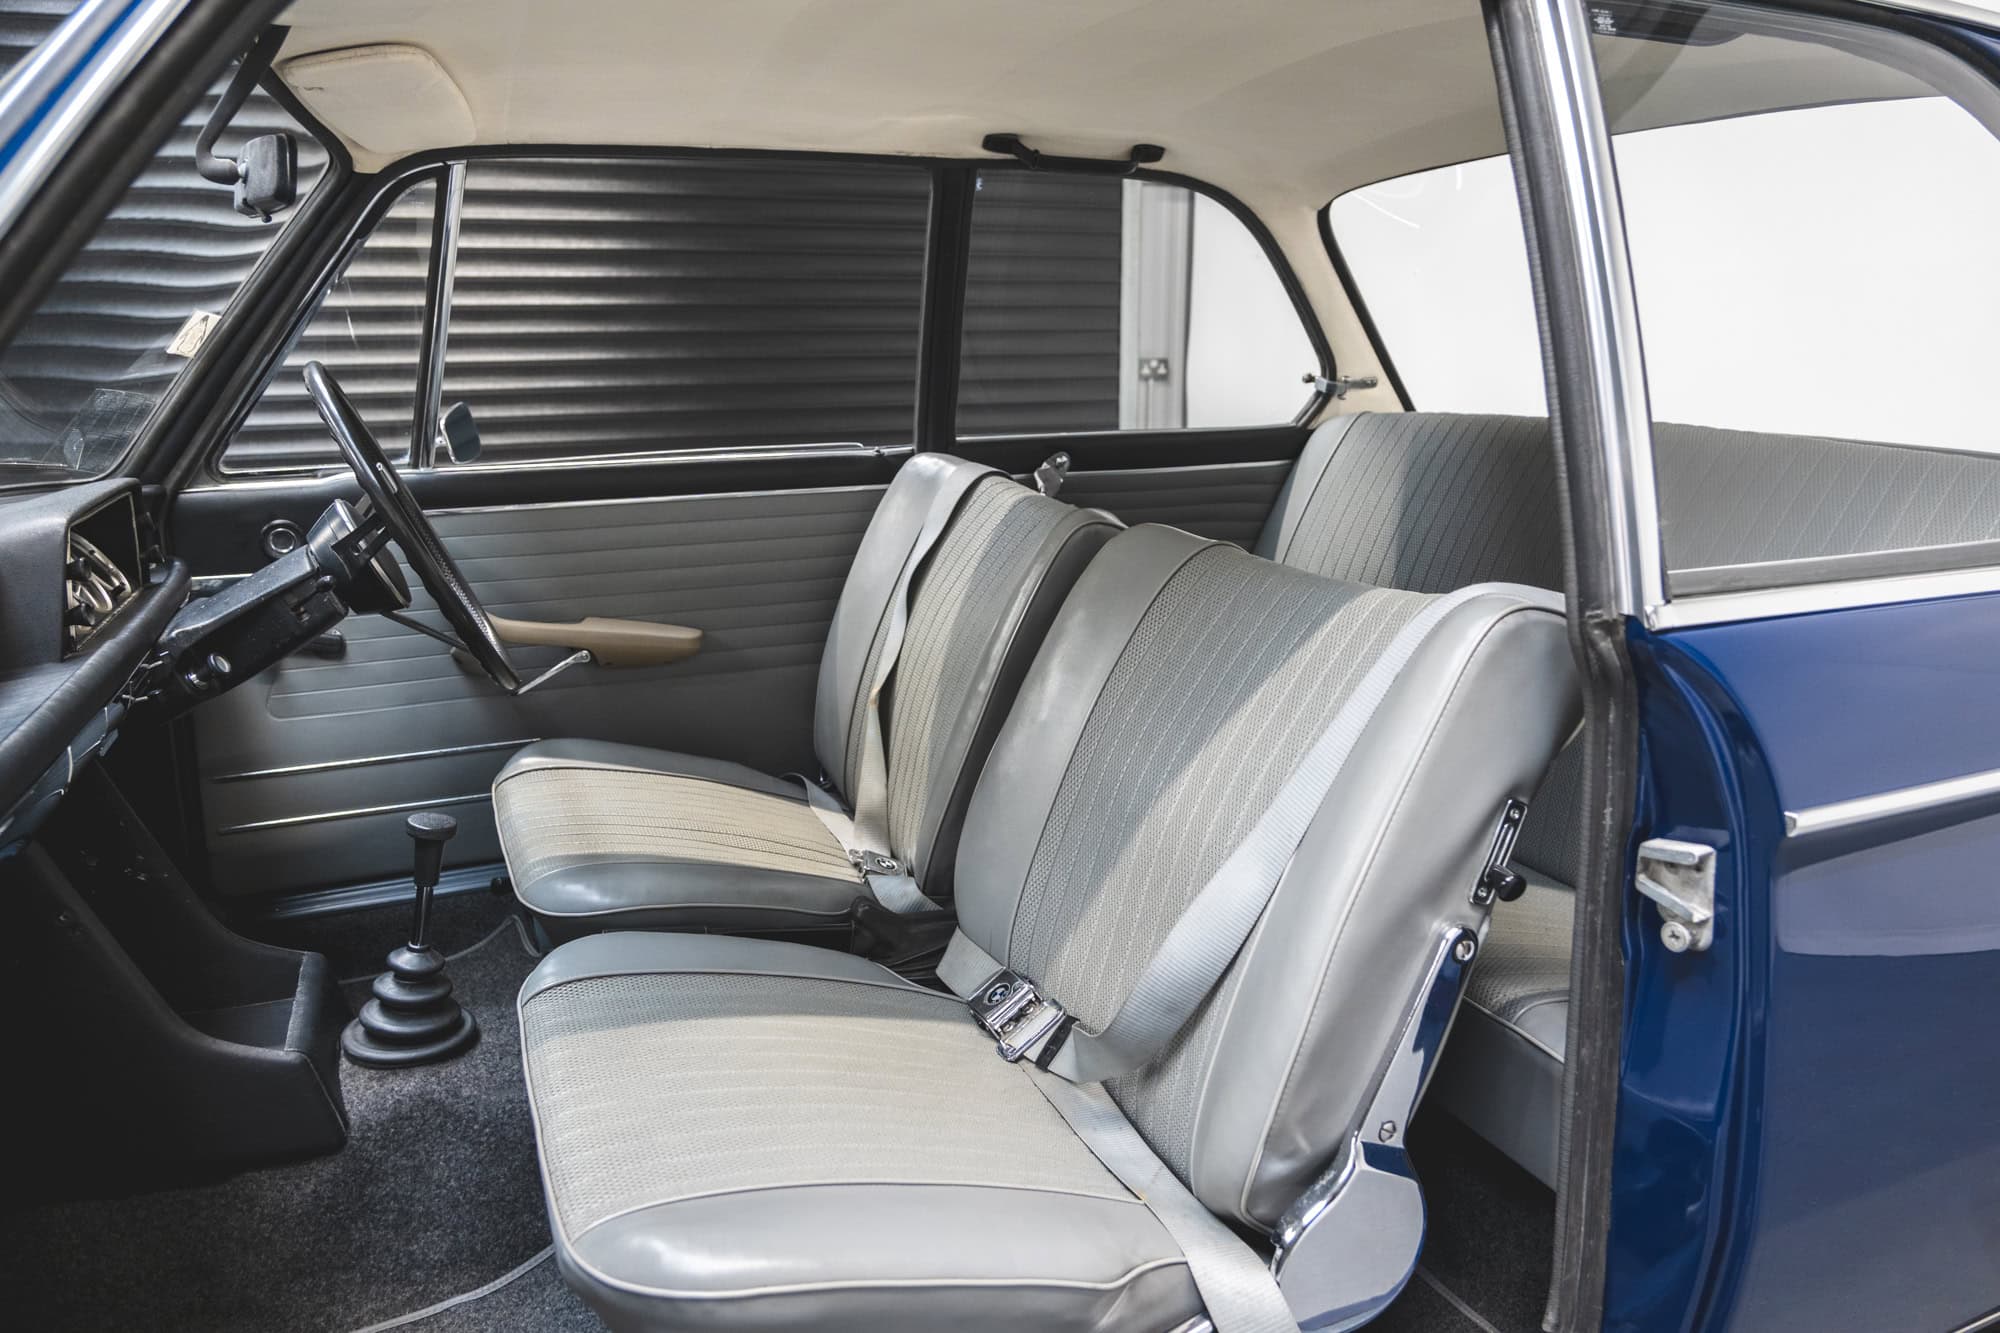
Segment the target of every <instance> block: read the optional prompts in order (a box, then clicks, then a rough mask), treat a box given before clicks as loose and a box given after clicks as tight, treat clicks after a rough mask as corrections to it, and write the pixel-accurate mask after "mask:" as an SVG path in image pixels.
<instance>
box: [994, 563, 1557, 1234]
mask: <svg viewBox="0 0 2000 1333" xmlns="http://www.w3.org/2000/svg"><path fill="white" fill-rule="evenodd" d="M1431 601H1432V599H1431V598H1429V597H1425V596H1422V595H1420V594H1415V593H1408V592H1401V591H1396V590H1389V589H1381V588H1371V587H1363V586H1359V585H1356V584H1353V583H1343V582H1335V581H1332V580H1327V579H1320V578H1316V577H1313V576H1311V575H1308V574H1305V573H1303V572H1300V571H1298V570H1292V569H1286V568H1284V567H1282V566H1278V565H1274V564H1271V563H1269V562H1267V561H1263V560H1259V559H1256V558H1254V557H1251V556H1249V555H1246V554H1244V553H1243V552H1242V551H1240V550H1238V549H1236V548H1234V547H1231V546H1228V545H1226V544H1221V543H1213V542H1206V541H1203V540H1201V539H1199V538H1196V537H1192V536H1190V535H1188V534H1186V533H1182V532H1176V531H1173V530H1171V529H1166V528H1154V527H1140V528H1134V529H1132V530H1131V531H1129V532H1127V533H1125V534H1123V535H1122V536H1120V537H1117V538H1115V539H1114V540H1113V541H1112V542H1111V543H1110V544H1109V545H1107V546H1106V547H1105V548H1104V550H1103V551H1102V552H1101V553H1100V554H1099V556H1098V558H1097V560H1096V561H1095V562H1094V563H1093V564H1092V565H1091V567H1090V568H1089V569H1088V570H1087V571H1086V572H1085V574H1084V576H1083V578H1082V579H1081V580H1080V581H1079V582H1078V584H1077V586H1076V589H1075V591H1074V592H1073V593H1072V595H1071V597H1070V600H1069V602H1068V603H1067V604H1066V605H1065V606H1064V608H1063V610H1062V612H1061V613H1060V614H1059V615H1058V617H1057V620H1056V624H1055V627H1054V629H1053V630H1052V631H1051V633H1050V636H1049V640H1048V642H1047V644H1046V645H1045V648H1044V651H1043V652H1042V654H1041V656H1040V657H1038V658H1037V659H1036V662H1035V665H1034V667H1033V668H1032V669H1031V670H1030V672H1029V675H1028V679H1027V681H1026V683H1025V684H1024V685H1023V687H1022V690H1021V694H1020V697H1019V701H1018V703H1017V705H1016V707H1015V709H1014V712H1013V713H1012V714H1011V715H1010V716H1009V718H1008V721H1007V724H1006V726H1005V727H1004V728H1003V730H1002V732H1001V735H1000V738H999V740H998V741H997V742H996V744H995V746H994V749H993V753H992V756H991V758H990V760H989V762H988V764H987V770H986V771H987V776H988V778H989V779H993V780H991V781H982V783H981V784H980V787H979V789H978V791H977V792H976V793H975V794H974V797H973V802H972V807H971V809H970V810H969V811H968V813H967V817H966V825H965V835H964V838H963V840H962V842H961V844H960V847H959V862H958V909H959V918H960V928H961V929H962V930H963V931H964V933H965V934H966V936H967V937H969V939H970V940H971V941H972V942H973V943H974V944H977V945H978V946H979V947H980V948H982V949H984V950H985V951H986V952H987V953H989V954H991V955H992V956H993V957H994V958H995V959H998V960H1000V961H1002V962H1004V963H1005V964H1006V965H1008V966H1010V967H1013V968H1016V969H1018V970H1019V971H1021V972H1023V973H1024V974H1026V975H1028V976H1030V977H1033V978H1035V979H1036V981H1037V982H1038V983H1040V984H1041V985H1042V986H1043V987H1044V989H1045V990H1046V992H1047V993H1049V994H1051V995H1053V996H1054V997H1056V998H1057V999H1058V1000H1060V1001H1061V1002H1062V1003H1063V1004H1065V1005H1066V1006H1068V1008H1069V1010H1070V1012H1071V1013H1072V1014H1073V1015H1075V1016H1076V1018H1077V1019H1078V1021H1079V1022H1081V1023H1082V1024H1083V1025H1084V1026H1085V1028H1086V1029H1091V1030H1095V1029H1097V1028H1099V1027H1101V1026H1102V1025H1103V1024H1104V1023H1105V1022H1106V1021H1108V1020H1109V1018H1110V1017H1111V1015H1112V1014H1113V1013H1114V1012H1115V1011H1116V1009H1117V1006H1118V1004H1119V1003H1120V1002H1121V1000H1122V999H1123V997H1124V995H1125V994H1126V992H1127V991H1128V990H1129V988H1130V986H1131V985H1132V983H1133V981H1134V980H1135V978H1136V976H1137V975H1138V973H1139V970H1140V969H1141V968H1142V967H1143V966H1144V965H1145V963H1146V961H1147V959H1148V958H1149V957H1150V956H1151V955H1152V953H1153V952H1154V950H1155V949H1156V948H1158V946H1159V945H1160V943H1161V941H1162V940H1163V939H1164V938H1165V936H1166V934H1167V932H1168V931H1169V930H1171V929H1172V927H1173V924H1174V922H1175V921H1176V920H1177V919H1178V917H1179V915H1180V914H1181V912H1182V911H1183V910H1184V909H1185V907H1186V906H1187V904H1188V902H1189V901H1190V900H1191V899H1192V897H1193V896H1194V895H1195V894H1196V893H1197V892H1198V891H1199V890H1200V889H1201V887H1202V886H1203V885H1204V884H1205V883H1206V882H1207V880H1208V878H1209V876H1210V875H1211V874H1212V873H1213V872H1214V870H1215V869H1216V867H1217V866H1218V865H1220V864H1221V862H1222V861H1223V859H1224V858H1225V857H1226V856H1227V855H1228V854H1229V852H1230V851H1231V850H1232V849H1233V848H1234V847H1235V846H1236V844H1237V843H1238V842H1240V841H1241V840H1242V839H1243V837H1244V836H1245V835H1246V833H1247V832H1248V831H1249V829H1250V827H1251V826H1252V824H1253V823H1255V821H1256V820H1257V819H1258V818H1259V817H1260V816H1261V815H1262V814H1263V812H1264V810H1265V808H1266V807H1267V806H1268V805H1269V804H1270V802H1271V800H1272V797H1273V796H1274V795H1275V793H1276V792H1277V790H1278V789H1279V787H1280V786H1282V785H1283V783H1284V782H1285V780H1286V778H1287V777H1289V775H1290V773H1291V771H1292V769H1293V768H1295V767H1296V766H1297V763H1298V761H1299V759H1300V757H1301V756H1302V755H1303V753H1304V752H1305V750H1306V749H1307V747H1309V746H1310V745H1311V744H1312V743H1313V741H1315V740H1316V739H1317V738H1318V737H1319V735H1320V734H1321V732H1322V731H1324V730H1325V729H1326V726H1327V724H1328V722H1329V721H1330V720H1331V719H1332V717H1333V716H1334V714H1335V713H1336V712H1337V711H1338V710H1339V708H1340V705H1341V704H1342V702H1343V701H1344V700H1345V699H1346V698H1347V697H1348V695H1349V693H1350V692H1351V691H1353V690H1354V688H1355V686H1356V685H1357V683H1358V682H1359V681H1360V679H1361V678H1362V677H1363V676H1364V675H1366V673H1367V671H1368V669H1369V668H1370V666H1371V665H1372V664H1373V662H1374V661H1375V659H1376V658H1377V657H1378V656H1379V655H1380V654H1381V653H1382V651H1383V650H1384V648H1385V647H1386V646H1387V645H1388V644H1389V642H1390V641H1391V640H1392V639H1393V638H1394V637H1395V636H1396V634H1397V632H1398V631H1399V630H1400V629H1401V627H1402V626H1404V625H1405V624H1407V623H1408V622H1409V621H1410V620H1411V619H1412V618H1413V617H1415V616H1416V615H1417V614H1418V613H1419V612H1420V611H1422V609H1423V608H1424V607H1426V606H1427V605H1429V604H1430V602H1431ZM1578 706H1579V705H1578V701H1577V695H1576V689H1575V685H1574V682H1573V672H1572V668H1571V665H1570V657H1569V647H1568V641H1567V636H1566V632H1565V630H1564V626H1563V623H1562V618H1561V617H1560V616H1559V615H1558V614H1556V613H1554V612H1552V611H1550V610H1548V609H1546V608H1544V607H1541V606H1537V605H1533V604H1531V603H1529V602H1527V601H1525V600H1523V599H1522V598H1521V597H1520V596H1518V595H1514V594H1510V593H1506V592H1495V593H1492V594H1488V595H1483V596H1479V597H1476V598H1474V599H1472V600H1470V601H1468V602H1467V603H1466V604H1464V605H1462V606H1459V607H1457V608H1455V609H1454V610H1452V611H1451V612H1450V613H1449V614H1447V615H1446V616H1445V618H1444V619H1443V620H1442V621H1441V622H1440V623H1439V624H1438V625H1437V626H1435V627H1434V628H1433V629H1432V630H1431V632H1430V633H1429V634H1428V636H1426V637H1425V639H1424V640H1423V643H1422V646H1421V647H1420V648H1419V649H1418V651H1417V653H1416V654H1415V655H1414V656H1413V657H1412V658H1411V659H1410V661H1409V663H1408V666H1407V667H1406V669H1404V670H1403V671H1402V672H1401V673H1400V674H1399V675H1398V676H1397V677H1396V680H1395V683H1394V684H1393V685H1392V686H1391V688H1390V691H1389V693H1388V695H1387V696H1386V697H1385V698H1384V699H1383V700H1382V702H1381V704H1380V706H1379V707H1378V708H1377V709H1376V711H1375V712H1374V713H1373V715H1372V717H1371V718H1370V720H1369V721H1368V722H1367V724H1366V726H1365V728H1364V729H1363V730H1362V731H1361V732H1360V736H1359V740H1358V741H1357V742H1356V744H1355V746H1354V749H1353V750H1352V751H1351V752H1350V753H1349V755H1348V757H1347V759H1346V762H1345V763H1344V764H1343V765H1342V766H1341V768H1340V770H1339V774H1338V776H1337V777H1336V778H1335V780H1334V784H1333V786H1332V787H1331V789H1330V790H1329V791H1328V792H1327V795H1326V797H1325V799H1324V801H1323V802H1322V803H1321V805H1320V807H1319V809H1318V812H1317V814H1316V815H1315V816H1314V817H1313V818H1312V821H1311V824H1310V827H1309V828H1308V829H1307V832H1306V834H1305V836H1304V839H1303V841H1302V842H1301V843H1300V845H1299V848H1298V851H1297V854H1296V855H1295V856H1294V857H1293V859H1292V861H1291V863H1290V867H1289V869H1287V871H1286V872H1285V877H1284V879H1283V880H1282V881H1281V882H1280V884H1279V886H1278V889H1277V891H1276V893H1275V894H1274V895H1273V897H1272V899H1271V902H1270V904H1269V906H1268V907H1267V908H1266V909H1265V912H1264V914H1263V918H1262V921H1261V923H1260V925H1259V927H1258V929H1257V931H1256V932H1255V933H1254V934H1253V935H1252V936H1251V938H1250V940H1249V942H1248V943H1247V944H1245V946H1244V947H1243V949H1242V951H1241V953H1240V954H1239V955H1238V956H1237V958H1236V960H1235V962H1234V964H1233V965H1232V966H1231V968H1230V971H1229V973H1228V974H1227V976H1226V977H1225V978H1224V979H1223V981H1222V983H1221V984H1220V985H1219V986H1218V988H1217V990H1216V991H1215V993H1214V994H1213V995H1211V996H1210V998H1209V1000H1208V1003H1207V1004H1206V1006H1205V1007H1204V1008H1203V1010H1202V1011H1201V1012H1200V1013H1199V1014H1198V1015H1197V1017H1196V1018H1195V1019H1194V1020H1193V1021H1192V1022H1191V1023H1190V1024H1189V1025H1188V1027H1187V1028H1186V1030H1184V1031H1183V1032H1182V1033H1181V1034H1180V1036H1179V1038H1178V1039H1177V1040H1176V1041H1175V1043H1174V1044H1173V1045H1172V1046H1171V1047H1170V1048H1169V1049H1168V1051H1167V1053H1166V1054H1165V1055H1164V1056H1162V1057H1161V1058H1160V1059H1159V1060H1157V1061H1156V1062H1155V1063H1153V1064H1152V1065H1150V1066H1148V1067H1147V1068H1145V1069H1143V1070H1140V1071H1139V1072H1137V1073H1135V1074H1132V1075H1129V1076H1126V1077H1123V1078H1119V1079H1114V1080H1112V1081H1111V1083H1110V1084H1109V1085H1108V1086H1109V1087H1110V1090H1111V1092H1112V1094H1113V1096H1114V1097H1116V1099H1117V1100H1118V1102H1119V1104H1120V1105H1121V1106H1122V1107H1123V1109H1124V1110H1125V1112H1126V1114H1127V1115H1128V1116H1129V1117H1130V1118H1131V1119H1132V1121H1133V1123H1134V1124H1135V1125H1137V1126H1138V1128H1139V1129H1140V1131H1141V1132H1142V1133H1143V1134H1144V1135H1145V1136H1146V1138H1147V1139H1148V1141H1149V1142H1150V1143H1151V1144H1152V1146H1153V1148H1154V1150H1155V1151H1156V1152H1158V1153H1159V1154H1160V1156H1161V1157H1162V1158H1163V1159H1164V1160H1165V1161H1166V1162H1167V1163H1168V1165H1169V1166H1171V1167H1172V1168H1173V1169H1174V1170H1175V1171H1176V1172H1177V1173H1178V1174H1180V1176H1181V1177H1182V1178H1183V1179H1184V1180H1186V1181H1187V1182H1188V1184H1189V1185H1190V1186H1191V1187H1192V1188H1193V1189H1194V1191H1195V1193H1196V1194H1197V1195H1198V1196H1200V1198H1201V1199H1202V1201H1203V1202H1204V1203H1206V1204H1207V1205H1208V1206H1209V1207H1210V1208H1212V1209H1214V1210H1215V1211H1216V1212H1218V1213H1220V1214H1222V1215H1223V1216H1225V1217H1230V1218H1234V1219H1236V1220H1238V1221H1241V1222H1245V1223H1248V1224H1251V1225H1255V1226H1260V1227H1267V1228H1268V1227H1269V1226H1270V1225H1271V1224H1272V1223H1273V1222H1275V1220H1276V1218H1277V1216H1278V1214H1279V1213H1280V1212H1281V1211H1282V1210H1283V1209H1284V1208H1285V1207H1286V1206H1287V1205H1288V1204H1289V1203H1290V1202H1291V1201H1292V1200H1293V1198H1294V1197H1295V1196H1296V1195H1297V1194H1298V1193H1299V1191H1300V1190H1301V1189H1302V1188H1303V1187H1304V1186H1305V1185H1306V1184H1307V1183H1308V1182H1309V1181H1310V1180H1311V1178H1312V1177H1313V1175H1314V1174H1315V1173H1316V1172H1317V1171H1318V1170H1320V1169H1321V1168H1322V1167H1323V1166H1324V1165H1325V1164H1326V1161H1327V1160H1328V1158H1329V1157H1330V1156H1331V1155H1332V1153H1333V1152H1334V1150H1335V1148H1336V1146H1337V1145H1338V1144H1339V1143H1340V1141H1341V1140H1342V1137H1343V1136H1344V1134H1345V1133H1346V1132H1347V1131H1348V1130H1349V1128H1350V1127H1351V1126H1352V1125H1353V1123H1354V1122H1355V1120H1356V1119H1357V1118H1358V1117H1359V1116H1360V1115H1361V1113H1362V1110H1363V1107H1364V1105H1365V1103H1364V1100H1363V1099H1365V1098H1366V1097H1367V1095H1368V1093H1369V1090H1370V1085H1371V1083H1372V1081H1373V1079H1374V1077H1375V1076H1376V1074H1377V1073H1378V1072H1379V1070H1380V1068H1381V1064H1382V1061H1383V1058H1384V1053H1385V1052H1386V1051H1388V1050H1389V1049H1390V1047H1391V1045H1392V1043H1393V1041H1394V1038H1395V1035H1396V1029H1397V1027H1398V1025H1399V1024H1400V1022H1401V1020H1402V1018H1403V1012H1402V1010H1403V1006H1404V1005H1405V1004H1406V1003H1407V1001H1408V998H1409V997H1410V996H1411V995H1412V994H1413V993H1414V991H1415V990H1416V987H1417V984H1418V982H1419V980H1420V979H1421V977H1422V974H1423V973H1424V971H1425V969H1426V967H1427V964H1428V962H1429V959H1430V954H1431V951H1432V949H1433V948H1434V947H1435V942H1436V941H1437V939H1438V938H1439V937H1440V933H1441V932H1442V931H1443V930H1444V929H1445V928H1446V927H1447V926H1448V925H1476V924H1477V923H1478V919H1479V917H1480V916H1482V915H1483V912H1481V911H1480V910H1479V909H1476V908H1475V907H1473V905H1472V904H1471V902H1470V897H1469V894H1470V890H1471V888H1472V885H1473V882H1474V881H1475V880H1476V879H1477V878H1478V874H1479V869H1480V865H1481V863H1482V860H1483V857H1484V854H1485V851H1486V847H1487V845H1488V843H1489V842H1490V840H1491V837H1492V832H1493V825H1494V820H1495V818H1496V816H1497V815H1498V812H1499V810H1500V808H1501V804H1502V802H1503V801H1504V800H1505V799H1506V798H1507V797H1508V796H1524V795H1526V794H1527V793H1528V792H1529V791H1531V790H1532V789H1533V787H1534V784H1535V782H1536V781H1537V779H1538V778H1539V777H1540V775H1541V773H1542V771H1543V769H1544V768H1546V766H1547V763H1548V760H1549V758H1550V756H1551V755H1552V754H1553V753H1554V751H1555V748H1556V746H1557V745H1558V744H1559V743H1560V741H1561V739H1562V738H1563V736H1564V735H1566V734H1567V731H1568V729H1569V728H1570V727H1571V726H1573V725H1574V723H1575V718H1576V712H1577V708H1578Z"/></svg>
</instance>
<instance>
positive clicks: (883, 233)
mask: <svg viewBox="0 0 2000 1333" xmlns="http://www.w3.org/2000/svg"><path fill="white" fill-rule="evenodd" d="M929 207H930V177H929V174H928V172H926V171H925V170H923V169H922V168H918V167H898V166H882V167H876V166H857V165H854V164H850V163H824V164H814V163H804V162H796V161H792V162H768V161H746V160H724V159H719V158H690V159H665V158H636V157H634V158H607V159H596V160H536V159H507V160H500V159H495V160H487V161H475V162H473V163H471V164H470V166H469V169H468V173H467V179H466V188H465V199H464V218H463V222H462V224H461V227H460V230H459V235H458V253H457V260H456V275H457V277H456V283H455V286H454V290H453V294H452V305H451V321H450V331H449V336H448V341H447V345H446V354H445V370H444V391H443V400H444V402H445V403H446V404H450V403H453V402H459V401H463V402H465V403H466V404H468V405H469V406H470V407H471V409H472V413H473V418H474V420H475V421H476V422H477V424H478V427H479V434H480V441H481V445H482V449H483V452H482V454H481V458H480V462H479V463H478V464H476V465H475V466H487V465H491V464H495V463H516V462H529V461H543V460H557V459H577V460H580V459H590V458H603V457H616V456H620V455H628V456H629V455H635V454H647V453H653V452H658V451H661V450H678V449H727V448H739V447H756V446H769V445H787V444H823V443H849V442H852V443H860V444H870V445H900V444H908V443H910V442H911V440H912V439H913V437H914V431H915V420H916V380H917V343H918V326H919V323H920V321H921V318H922V308H923V282H924V247H925V241H926V235H927V230H928V214H929Z"/></svg>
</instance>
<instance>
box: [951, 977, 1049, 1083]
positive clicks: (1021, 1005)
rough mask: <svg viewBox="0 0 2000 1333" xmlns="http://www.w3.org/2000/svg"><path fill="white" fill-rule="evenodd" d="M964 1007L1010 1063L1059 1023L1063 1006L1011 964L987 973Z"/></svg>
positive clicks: (1002, 1056)
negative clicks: (991, 973)
mask: <svg viewBox="0 0 2000 1333" xmlns="http://www.w3.org/2000/svg"><path fill="white" fill-rule="evenodd" d="M966 1007H967V1008H969V1009H970V1010H971V1011H972V1016H973V1018H974V1019H976V1020H977V1021H978V1023H979V1026H980V1027H982V1028H985V1029H986V1032H987V1035H988V1036H990V1037H992V1038H993V1040H994V1049H995V1050H997V1051H998V1052H999V1053H1000V1058H1001V1059H1002V1060H1005V1061H1007V1063H1009V1064H1012V1063H1014V1062H1015V1061H1017V1060H1019V1059H1020V1058H1021V1057H1022V1056H1023V1055H1026V1054H1027V1053H1028V1052H1029V1051H1031V1050H1033V1049H1034V1048H1035V1046H1036V1045H1037V1044H1038V1043H1040V1042H1041V1041H1042V1040H1043V1039H1044V1038H1046V1037H1047V1036H1048V1035H1049V1034H1050V1033H1052V1032H1054V1031H1055V1030H1056V1029H1057V1028H1058V1027H1060V1026H1062V1023H1063V1020H1064V1019H1065V1018H1066V1017H1068V1015H1067V1014H1066V1013H1065V1012H1064V1011H1063V1007H1062V1006H1061V1005H1059V1004H1057V1003H1056V1002H1055V1001H1054V1000H1051V999H1048V998H1047V997H1045V996H1043V995H1042V993H1041V992H1040V991H1038V990H1036V989H1035V983H1034V982H1032V981H1030V980H1028V979H1027V978H1026V977H1024V976H1022V975H1021V974H1020V973H1019V972H1016V971H1013V970H1012V969H1011V968H1002V969H1000V971H998V972H995V973H994V974H993V975H992V976H990V977H988V978H987V979H986V981H985V982H984V984H982V985H981V986H980V987H979V989H978V990H977V991H975V992H974V993H973V996H972V998H971V999H970V1000H968V1001H966Z"/></svg>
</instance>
